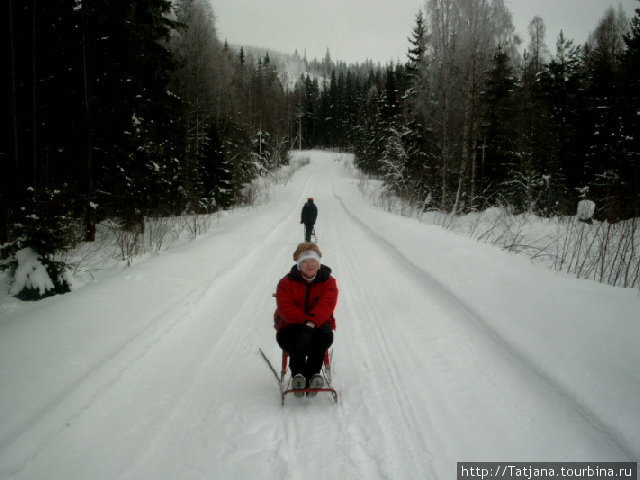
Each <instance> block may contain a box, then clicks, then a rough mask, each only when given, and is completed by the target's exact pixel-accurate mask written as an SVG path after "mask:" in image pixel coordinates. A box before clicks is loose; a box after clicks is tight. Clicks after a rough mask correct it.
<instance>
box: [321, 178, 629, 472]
mask: <svg viewBox="0 0 640 480" xmlns="http://www.w3.org/2000/svg"><path fill="white" fill-rule="evenodd" d="M333 195H334V196H335V198H336V199H337V200H338V202H339V203H340V205H341V207H342V209H343V210H344V212H345V213H346V214H347V215H348V216H349V217H350V218H351V220H352V221H353V223H354V224H355V225H358V227H359V228H360V229H362V230H363V231H364V232H366V233H367V236H368V237H369V238H371V239H372V240H373V241H375V242H376V243H378V245H380V246H381V247H383V248H384V249H385V250H386V251H387V252H388V253H389V254H390V255H391V256H392V257H394V258H396V260H397V264H398V265H401V266H402V267H403V268H404V269H405V270H406V271H407V272H408V273H410V274H411V275H412V276H413V277H414V278H416V280H417V281H419V282H421V283H423V284H424V285H425V288H426V289H427V290H429V291H434V292H435V291H439V292H440V294H439V296H440V297H442V298H443V299H446V300H448V302H450V303H451V305H454V306H457V307H459V308H461V309H462V310H464V311H465V312H466V313H467V315H466V318H468V319H470V321H471V322H472V324H473V327H474V328H475V329H477V330H478V332H481V333H482V334H483V335H485V336H486V337H487V338H490V339H492V341H493V342H494V343H495V344H496V345H497V346H499V348H500V349H502V350H503V351H504V353H505V354H506V355H507V356H508V357H509V358H510V361H513V362H517V363H518V364H520V365H521V367H522V368H524V369H526V370H527V371H529V372H531V373H533V374H534V375H535V376H536V377H537V378H538V379H539V380H540V381H542V382H543V383H544V384H545V385H546V386H547V387H548V388H550V389H552V390H553V391H554V392H556V394H557V395H558V396H560V397H561V398H563V399H564V402H565V403H566V404H567V405H568V406H569V407H570V408H571V409H572V410H573V411H574V412H575V413H577V414H578V415H579V416H580V417H581V418H582V419H583V421H584V422H585V423H586V424H588V425H590V426H591V428H592V429H593V430H595V431H596V432H599V434H600V435H602V436H603V437H605V438H606V439H607V440H608V441H609V442H610V443H611V444H613V445H615V446H616V448H617V449H619V450H620V451H621V452H622V453H623V454H624V455H625V457H626V458H627V459H628V460H632V459H635V458H636V456H637V452H634V451H633V449H632V448H630V447H629V446H628V445H626V444H625V443H624V442H623V441H622V439H621V438H620V436H619V435H618V434H617V432H616V431H615V429H614V428H612V427H610V426H608V425H607V424H606V423H605V422H603V421H602V420H601V419H600V418H599V417H598V416H597V415H596V414H595V412H593V411H592V410H591V409H589V407H588V406H586V405H585V404H584V403H582V402H581V401H580V400H579V399H578V398H577V397H576V396H575V395H574V394H573V393H572V392H571V391H569V390H567V389H566V388H565V387H564V386H563V385H561V384H559V383H558V382H556V381H555V380H554V379H553V378H552V377H550V376H549V375H548V374H547V373H546V372H545V371H544V370H542V369H541V368H539V367H538V366H537V365H536V364H535V363H534V362H533V361H532V360H531V359H530V358H529V357H528V356H527V355H525V354H523V353H522V352H521V351H519V350H518V349H516V348H515V347H513V346H512V345H511V344H510V343H509V341H508V340H507V339H505V338H504V337H503V336H501V335H500V333H499V332H498V331H497V330H496V329H494V328H493V327H492V326H491V325H490V324H489V322H487V321H486V320H485V319H484V318H483V316H482V315H480V314H478V313H477V312H476V311H475V310H474V309H473V307H472V306H471V305H469V304H468V303H467V301H466V300H465V299H463V298H461V297H459V296H458V295H456V294H455V293H454V292H453V291H451V290H450V289H448V288H447V287H446V286H445V285H443V284H442V283H441V282H439V281H438V280H437V279H436V278H434V277H432V276H431V275H429V273H428V272H426V271H425V270H423V269H421V268H420V267H419V266H417V265H415V264H414V263H412V262H411V261H410V260H409V259H408V258H406V257H405V256H404V255H403V254H402V253H401V252H400V251H399V250H398V249H397V248H396V247H395V246H394V245H393V244H391V243H390V242H388V241H387V240H386V239H385V238H384V237H382V236H381V235H379V234H378V233H377V232H376V231H374V230H373V229H372V228H370V227H369V226H368V225H366V224H365V223H364V222H362V221H361V220H360V219H359V218H358V217H357V216H355V215H354V214H353V213H351V211H350V210H349V209H348V208H347V206H346V205H345V203H344V201H343V200H342V198H341V197H340V196H339V195H338V194H337V193H336V192H335V190H334V191H333Z"/></svg>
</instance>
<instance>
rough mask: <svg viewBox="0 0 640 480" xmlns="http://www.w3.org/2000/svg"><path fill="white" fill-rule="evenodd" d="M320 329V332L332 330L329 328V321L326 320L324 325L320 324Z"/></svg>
mask: <svg viewBox="0 0 640 480" xmlns="http://www.w3.org/2000/svg"><path fill="white" fill-rule="evenodd" d="M320 330H322V333H329V332H332V331H333V330H332V329H331V324H330V323H329V322H327V323H325V324H324V325H322V327H320Z"/></svg>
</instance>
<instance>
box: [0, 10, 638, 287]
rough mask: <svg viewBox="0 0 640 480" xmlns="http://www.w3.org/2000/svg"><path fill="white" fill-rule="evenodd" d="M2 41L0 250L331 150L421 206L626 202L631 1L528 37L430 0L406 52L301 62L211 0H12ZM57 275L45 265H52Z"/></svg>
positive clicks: (180, 200)
mask: <svg viewBox="0 0 640 480" xmlns="http://www.w3.org/2000/svg"><path fill="white" fill-rule="evenodd" d="M5 9H6V13H7V15H6V18H7V19H8V20H9V21H8V24H9V29H8V31H7V32H6V34H5V41H4V42H3V46H2V49H3V56H4V59H5V64H7V65H8V66H9V68H8V72H9V74H8V75H5V76H3V77H2V78H3V82H4V84H3V85H2V91H3V92H5V93H4V95H3V98H4V107H5V108H3V112H4V115H5V122H4V124H5V125H9V126H10V127H9V128H7V129H5V130H3V135H2V141H1V144H0V158H2V164H1V167H0V168H1V169H2V173H1V175H0V177H1V180H0V182H1V185H0V186H1V189H0V245H1V246H2V249H1V257H2V259H3V263H4V264H5V265H8V264H12V265H14V266H15V260H14V256H15V253H16V252H17V251H19V250H21V249H23V248H25V247H30V248H31V249H33V250H34V251H35V252H37V253H38V254H39V255H40V256H41V257H42V259H43V261H45V263H46V262H47V261H48V262H49V264H48V265H49V266H48V268H50V269H51V270H52V271H53V272H52V273H55V270H56V268H58V269H59V268H61V267H59V266H58V267H56V262H55V261H54V260H53V259H54V257H55V254H56V252H59V251H61V250H64V249H66V248H69V247H70V246H72V245H74V244H76V243H78V242H81V241H89V242H90V241H93V240H94V239H95V235H96V225H97V223H98V222H101V221H103V220H105V219H109V220H110V221H113V222H116V223H117V225H119V228H121V229H123V230H124V231H130V232H140V231H141V230H142V229H143V228H144V218H145V217H148V216H170V215H182V214H191V213H211V212H214V211H216V210H218V209H224V208H229V207H231V206H234V205H238V204H242V203H243V202H245V201H246V198H245V194H244V187H245V186H246V185H247V184H248V183H249V182H251V180H253V179H255V178H256V177H258V176H260V175H269V174H270V172H272V171H274V169H276V168H278V167H279V166H281V165H284V164H286V163H287V161H288V151H289V150H290V149H291V148H299V147H301V148H337V149H341V150H345V151H352V152H354V153H355V161H356V164H357V166H358V167H359V168H360V169H362V170H363V171H364V172H366V173H368V174H371V175H375V176H378V177H379V178H381V179H383V181H384V183H385V186H386V187H387V188H388V189H389V190H390V191H392V192H393V193H394V194H396V195H398V196H400V197H402V198H403V199H405V200H407V201H409V202H412V203H414V204H416V205H419V206H421V208H424V209H425V210H426V209H439V210H442V211H446V212H448V213H454V214H457V213H464V212H468V211H471V210H479V209H484V208H487V207H490V206H495V205H500V206H505V207H509V208H510V209H512V210H513V212H514V213H519V212H523V211H528V212H535V213H539V214H543V215H549V216H550V215H556V214H559V215H565V214H574V213H575V208H576V203H577V201H578V200H579V199H581V198H587V199H590V200H593V201H594V202H595V205H596V216H597V217H598V218H600V219H606V220H609V221H612V222H615V221H618V220H621V219H625V218H629V217H638V216H640V215H639V212H640V192H639V185H640V166H639V163H640V160H639V158H638V157H639V155H640V141H639V137H638V132H640V128H639V127H640V101H639V91H640V72H639V68H640V53H639V52H640V20H639V18H640V14H639V13H638V11H636V15H635V17H634V18H633V19H631V20H630V19H628V18H626V17H625V15H624V13H623V12H622V10H621V9H619V10H614V9H610V10H607V11H606V12H605V13H604V15H603V17H602V19H601V20H600V22H599V23H598V25H597V26H596V28H595V30H594V32H593V34H592V35H591V37H590V38H589V41H588V42H587V43H585V44H584V45H575V44H574V42H573V41H572V40H571V39H567V38H564V37H563V36H562V35H560V36H559V38H558V39H557V41H556V45H555V49H554V51H553V52H551V51H550V50H549V48H548V47H547V46H546V44H545V43H544V38H545V26H544V22H543V20H542V19H540V18H535V19H533V21H532V22H531V24H530V27H529V37H530V38H529V39H528V43H526V42H525V43H526V45H525V46H524V54H522V53H520V51H521V47H522V45H521V39H519V38H518V37H517V36H516V34H515V32H514V28H513V24H512V20H511V14H510V12H509V10H508V9H507V8H506V6H505V4H504V0H474V1H469V0H427V1H426V2H425V10H424V11H421V12H419V13H418V14H417V15H416V20H415V26H414V28H413V30H412V31H411V32H407V36H408V42H407V49H408V54H407V59H406V61H405V62H401V63H397V64H388V65H379V64H373V63H372V62H371V61H364V62H363V63H361V64H355V65H347V64H345V63H343V62H339V61H337V62H334V61H332V60H331V58H330V55H329V52H327V55H326V57H325V58H324V59H322V60H313V61H307V60H306V58H305V59H304V62H305V73H303V74H302V75H300V77H299V78H297V79H296V80H297V81H295V82H294V83H293V84H288V83H286V82H283V81H281V79H282V73H283V72H282V71H278V69H277V68H276V65H275V63H274V62H272V61H271V60H270V57H269V54H268V53H265V54H264V55H259V56H255V55H253V54H248V53H245V50H244V49H243V48H241V47H240V48H236V47H231V46H229V45H227V44H226V42H223V41H222V40H221V39H219V38H218V35H217V32H216V26H215V20H216V19H215V13H214V11H213V9H212V7H211V4H210V2H209V1H208V0H179V1H170V0H136V1H130V0H129V1H127V0H109V1H106V0H82V1H79V0H30V1H27V2H21V1H18V0H9V1H8V3H7V4H5ZM52 276H55V275H52Z"/></svg>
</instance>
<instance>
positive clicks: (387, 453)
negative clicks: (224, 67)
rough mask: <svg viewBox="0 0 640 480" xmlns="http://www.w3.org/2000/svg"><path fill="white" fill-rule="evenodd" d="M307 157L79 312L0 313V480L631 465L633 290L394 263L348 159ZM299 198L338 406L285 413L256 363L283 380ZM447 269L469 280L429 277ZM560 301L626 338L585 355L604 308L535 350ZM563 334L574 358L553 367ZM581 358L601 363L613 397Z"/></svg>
mask: <svg viewBox="0 0 640 480" xmlns="http://www.w3.org/2000/svg"><path fill="white" fill-rule="evenodd" d="M311 155H312V162H311V164H310V165H308V166H307V167H305V168H304V169H302V170H301V171H299V172H298V173H297V174H296V175H295V176H294V178H293V179H292V180H291V181H290V182H288V184H287V185H286V186H281V187H278V188H277V189H276V191H275V192H274V193H273V201H272V202H271V203H270V204H269V205H266V206H263V207H260V208H257V209H253V210H249V211H244V212H240V213H237V214H234V215H231V216H230V217H228V218H226V219H224V221H223V222H221V223H220V224H219V225H217V226H214V228H212V230H211V232H209V234H207V235H205V236H203V237H202V238H200V239H198V240H197V241H195V242H193V243H191V244H188V245H185V246H182V247H180V248H178V249H176V250H173V251H170V252H166V253H164V254H163V255H161V256H158V257H155V258H152V259H149V260H146V261H144V262H141V263H139V264H137V265H134V266H133V268H131V269H128V270H125V271H122V272H120V273H118V274H116V275H113V276H111V277H110V278H105V279H104V280H101V281H99V282H96V283H94V284H91V285H87V286H85V287H83V288H81V289H79V290H77V291H76V292H74V293H73V294H72V295H66V296H62V297H56V298H52V299H48V300H45V301H43V302H39V303H40V304H39V305H27V306H20V307H17V308H15V309H5V310H4V311H0V365H1V367H0V385H2V387H0V388H2V395H1V397H2V399H1V400H0V420H1V422H0V424H1V427H0V478H3V479H11V478H19V479H30V480H31V479H85V478H92V479H116V478H117V479H131V480H133V479H136V480H138V479H246V478H262V479H278V480H283V479H303V478H304V479H305V480H306V479H321V478H322V479H450V478H455V469H456V462H458V461H631V460H633V461H637V460H638V457H640V437H639V436H638V435H639V434H637V432H638V431H640V428H636V427H640V420H639V417H640V414H638V409H637V408H636V407H637V398H640V396H635V397H633V395H636V394H638V393H640V381H639V378H638V373H637V371H636V370H637V369H636V368H635V367H637V365H638V363H634V362H637V360H638V354H637V353H633V352H634V349H636V350H637V348H636V347H637V341H638V340H637V339H638V338H640V336H639V335H638V334H640V327H638V326H637V324H638V321H637V314H635V313H633V312H634V311H635V312H637V311H639V310H638V307H639V306H640V302H639V299H638V296H637V292H636V293H634V292H630V291H626V290H622V289H617V290H615V289H612V288H610V287H603V286H599V285H595V284H591V283H588V284H585V282H582V283H576V282H577V281H575V280H573V279H569V278H565V277H563V276H560V275H558V274H553V273H549V272H546V271H541V270H540V269H537V268H535V267H533V266H530V265H529V264H528V263H527V262H525V261H522V259H519V258H515V257H511V256H507V255H505V254H503V253H502V252H499V251H494V250H492V249H490V248H489V247H487V248H484V247H477V246H475V244H474V243H473V242H472V241H471V240H469V239H466V238H460V237H455V236H454V235H453V234H450V233H447V232H441V231H438V232H437V233H436V232H435V227H428V226H425V225H420V224H418V223H417V222H413V224H412V226H410V227H406V228H408V230H407V234H408V233H412V232H413V230H411V229H412V228H414V229H420V230H421V232H422V234H424V235H427V237H424V238H430V237H428V235H432V236H433V239H432V240H429V242H431V241H432V242H433V243H425V244H423V245H421V246H420V250H419V251H418V250H411V248H416V247H415V246H413V247H407V248H403V247H402V245H400V244H399V243H398V241H396V240H395V239H393V238H392V237H393V235H391V234H394V235H398V233H399V231H400V230H399V228H400V227H398V228H396V223H394V222H396V220H389V219H388V218H387V217H388V215H386V214H384V213H382V212H379V211H377V210H375V209H373V208H371V207H367V206H366V205H365V204H364V203H363V201H362V200H361V199H360V198H359V196H358V193H357V191H356V190H357V183H358V181H357V179H355V178H354V174H353V172H352V171H351V170H350V169H349V168H346V167H345V164H344V161H343V160H344V158H345V157H344V156H342V155H339V154H330V153H321V152H313V153H312V154H311ZM307 196H313V197H315V199H316V203H317V205H318V208H319V219H318V223H317V225H316V231H317V233H318V237H319V239H318V240H319V245H320V247H321V248H322V249H323V252H324V260H325V262H326V264H327V265H329V266H330V267H331V268H332V269H333V272H334V275H335V276H336V277H337V279H338V282H339V286H340V289H341V297H340V301H339V306H338V310H337V312H336V318H337V323H338V330H337V332H336V340H335V343H334V372H333V373H334V384H335V385H334V386H335V387H336V388H337V389H338V391H339V393H340V399H339V403H338V404H337V405H335V404H333V403H332V401H331V400H330V397H329V396H327V397H320V396H318V397H317V398H316V399H314V400H313V401H311V400H308V399H303V400H300V399H295V398H293V397H291V398H288V399H287V404H286V406H285V408H282V407H281V406H280V402H279V398H278V387H277V384H276V382H275V379H274V377H273V374H272V373H271V372H270V371H269V370H268V368H267V366H266V364H265V363H264V362H263V360H262V359H261V357H260V355H259V352H258V349H259V348H262V349H263V350H264V351H265V352H266V353H267V354H268V355H269V356H270V358H271V360H272V362H273V363H275V364H277V362H278V361H279V355H280V354H279V350H278V348H277V345H276V343H275V338H274V336H275V330H273V327H272V322H271V316H272V312H273V309H274V299H273V298H272V293H273V292H274V290H275V286H276V284H277V281H278V279H279V278H280V277H282V276H283V275H284V274H285V273H286V272H287V271H288V269H289V267H290V265H291V254H292V252H293V250H294V249H295V246H296V244H297V243H298V242H299V241H300V240H301V237H302V226H301V225H300V224H299V214H300V208H301V207H302V204H303V203H304V200H305V199H306V197H307ZM397 221H399V222H404V221H409V220H407V219H398V220H397ZM380 225H382V227H380ZM398 225H400V224H398ZM402 225H407V224H405V223H403V224H402ZM402 228H405V227H402ZM425 231H426V233H424V232H425ZM385 232H389V236H387V234H386V233H385ZM400 233H401V232H400ZM454 237H455V238H454ZM394 238H395V237H394ZM443 238H445V247H441V246H440V245H441V243H438V242H442V239H443ZM407 241H410V240H407ZM448 247H450V248H448ZM451 251H458V252H459V255H461V256H462V257H464V258H462V260H461V263H460V264H458V265H457V266H456V265H453V264H450V265H449V266H448V267H447V266H446V265H445V267H444V270H442V268H441V269H440V270H438V268H437V265H436V264H435V263H436V262H435V261H436V260H437V259H440V260H441V261H444V260H443V259H445V258H446V255H447V252H448V253H450V252H451ZM476 252H478V254H477V255H476ZM422 258H428V259H429V258H431V259H433V261H434V265H433V270H432V269H431V267H430V265H429V263H426V264H425V263H424V262H423V261H422V260H421V259H422ZM483 261H489V262H493V263H492V264H493V265H494V267H495V271H494V270H492V271H489V272H486V276H485V277H483V278H482V279H480V280H479V282H480V283H482V282H487V283H486V291H482V290H478V291H476V290H474V288H475V289H478V288H479V287H478V285H476V283H477V282H478V280H477V279H476V280H475V281H474V280H473V279H471V278H470V277H469V272H472V271H473V270H472V268H473V267H474V266H476V267H478V268H480V269H481V268H485V270H486V267H482V265H481V263H482V262H483ZM439 265H441V264H439ZM466 268H468V269H469V270H466ZM443 271H444V272H448V274H447V275H448V276H446V278H448V279H449V280H450V281H444V280H443V278H445V274H443V273H442V272H443ZM512 272H515V273H513V276H512V277H509V276H508V275H511V274H512ZM494 274H495V275H494ZM500 276H502V277H503V278H502V279H501V278H498V277H500ZM520 278H524V280H522V281H523V282H524V281H526V280H527V279H528V280H530V281H531V282H532V285H533V284H535V285H537V287H535V288H546V289H548V290H549V292H547V293H546V294H545V298H544V300H543V301H540V300H538V301H536V300H534V301H531V302H530V301H528V300H526V299H525V298H515V299H514V298H511V299H510V301H506V300H505V299H502V298H501V296H503V295H506V294H507V291H508V290H509V288H510V286H512V285H513V284H514V283H517V282H518V281H520V280H518V279H520ZM467 281H468V282H469V284H468V285H465V284H464V283H465V282H467ZM492 282H493V283H492ZM500 282H502V283H500ZM556 282H557V283H556ZM501 284H502V285H503V286H504V289H503V290H496V289H495V285H501ZM531 288H532V289H533V287H531ZM562 288H564V289H565V290H564V293H565V294H566V292H572V294H573V295H576V296H577V297H575V298H581V297H580V295H583V296H584V298H593V297H594V296H596V297H597V301H595V302H594V301H592V305H590V306H588V308H587V310H588V311H591V312H593V311H594V308H596V309H597V308H602V309H603V311H611V309H613V308H617V309H618V310H615V312H616V314H615V319H614V324H615V325H617V324H618V323H620V324H621V325H628V324H630V323H631V321H632V320H634V315H635V316H636V318H635V324H634V325H631V326H626V327H624V328H627V329H628V330H625V331H618V333H617V334H615V335H613V334H611V337H610V338H609V337H607V338H606V339H605V340H606V341H607V342H609V343H607V344H606V345H605V346H603V347H602V349H603V350H602V351H601V352H595V353H592V354H590V353H588V351H590V350H592V349H591V348H590V347H589V344H588V342H589V340H588V339H589V338H591V337H592V336H594V335H598V334H599V333H600V332H601V331H606V332H610V331H611V330H612V325H611V324H610V325H608V326H606V325H604V326H599V325H597V323H596V319H597V318H598V315H597V311H595V313H594V315H593V319H594V320H591V317H588V313H585V315H587V318H588V319H589V323H587V324H585V325H584V329H586V330H585V333H576V332H575V331H574V332H571V331H570V329H569V328H568V327H567V328H566V331H565V328H564V327H563V326H562V325H557V326H552V327H549V328H553V329H557V331H556V330H553V339H552V338H551V335H549V336H548V337H545V335H547V334H548V333H549V331H550V330H549V328H547V327H544V323H545V321H551V320H554V318H552V317H551V316H550V314H549V313H548V312H554V311H557V312H558V316H559V317H565V316H566V312H565V311H563V310H562V309H563V308H564V307H562V306H561V302H560V301H558V303H557V304H556V300H555V299H554V297H553V292H557V291H558V290H559V289H562ZM487 291H488V292H491V293H492V295H487V294H486V293H487ZM461 292H469V293H468V294H465V293H461ZM474 292H475V293H474ZM520 292H521V293H520V295H522V296H523V297H527V295H528V293H529V292H522V289H520ZM530 293H531V294H532V295H534V296H536V295H537V294H538V292H533V291H531V292H530ZM559 295H560V297H558V298H561V297H562V295H561V294H559ZM479 298H481V299H482V300H478V299H479ZM563 298H566V295H565V296H564V297H563ZM509 302H511V303H509ZM514 302H515V303H514ZM541 304H544V305H546V307H545V308H542V307H541V306H540V305H541ZM596 304H597V305H596ZM513 305H515V307H514V306H513ZM496 306H500V307H499V308H498V307H496ZM614 306H615V307H614ZM576 308H578V307H571V310H568V311H571V312H573V313H575V312H576V311H577V310H576ZM538 309H540V311H538ZM604 309H608V310H604ZM514 312H518V314H517V315H514ZM503 319H506V321H504V322H503ZM521 320H522V321H523V322H524V321H526V322H528V323H520V321H521ZM572 321H573V320H572ZM536 322H539V323H540V325H543V326H538V324H537V323H536ZM501 325H510V326H511V327H509V328H511V329H512V330H509V328H507V327H504V328H502V327H501ZM530 327H531V328H530ZM589 329H591V330H589ZM613 329H614V330H616V329H615V328H613ZM536 335H540V338H541V339H542V340H540V339H539V338H537V337H536ZM573 335H578V337H573ZM563 336H566V338H568V339H572V338H573V339H574V340H575V343H571V345H572V346H573V347H575V346H576V344H577V345H578V347H576V348H573V349H572V348H569V347H567V348H566V350H563V351H562V353H560V350H559V349H554V345H555V343H554V342H555V341H556V340H554V339H555V338H559V339H560V340H558V341H559V342H560V341H565V343H568V341H567V340H563ZM515 339H521V340H522V341H520V340H517V341H516V340H515ZM527 339H530V340H531V341H530V342H527ZM547 340H548V343H547ZM605 343H606V342H605ZM532 345H533V346H532ZM607 345H608V346H607ZM607 349H608V350H607ZM536 352H538V353H539V355H537V354H536ZM585 352H587V353H585ZM616 352H617V353H616ZM584 355H586V358H587V359H590V358H592V357H596V356H598V357H597V358H592V360H593V362H594V363H595V364H598V365H601V363H600V359H599V355H603V356H606V358H607V359H608V362H609V363H607V364H606V365H605V366H606V367H610V368H611V369H613V368H614V367H615V368H616V370H615V375H613V378H612V374H611V370H607V369H606V368H605V367H602V371H601V372H594V371H593V370H592V369H589V368H588V364H585V360H584V358H583V356H584ZM556 367H557V370H556ZM618 367H620V368H618ZM581 368H585V371H584V372H581V371H580V369H581ZM563 375H567V376H570V378H571V379H570V380H569V379H566V378H565V377H564V376H563ZM592 377H593V378H592ZM606 381H609V382H612V383H611V385H610V386H608V385H607V384H606V383H602V382H606ZM616 382H617V383H616ZM593 385H600V387H598V388H594V387H593ZM617 385H624V386H625V389H624V391H620V392H618V394H617V395H614V396H612V395H613V394H612V393H611V390H612V389H613V388H615V387H616V386H617ZM601 390H604V393H598V392H600V391H601ZM609 397H611V398H609ZM625 398H626V399H627V400H626V403H625ZM610 402H615V403H614V404H613V405H611V403H610ZM603 405H605V406H606V405H611V408H610V409H608V408H606V407H603Z"/></svg>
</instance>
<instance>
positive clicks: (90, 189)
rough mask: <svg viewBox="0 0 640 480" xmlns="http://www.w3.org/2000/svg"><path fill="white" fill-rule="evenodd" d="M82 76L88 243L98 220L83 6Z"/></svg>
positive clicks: (85, 220)
mask: <svg viewBox="0 0 640 480" xmlns="http://www.w3.org/2000/svg"><path fill="white" fill-rule="evenodd" d="M82 8H83V12H82V74H83V83H84V111H85V123H86V125H85V127H86V131H85V141H86V152H85V155H86V160H87V163H86V182H87V183H86V189H87V190H86V195H87V197H86V199H85V205H84V239H85V241H86V242H94V241H95V240H96V218H95V210H94V207H93V195H94V179H93V126H92V117H91V96H90V93H89V72H88V65H87V63H88V54H87V50H88V48H87V12H86V10H85V9H86V8H87V7H86V6H85V5H84V4H83V6H82Z"/></svg>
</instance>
